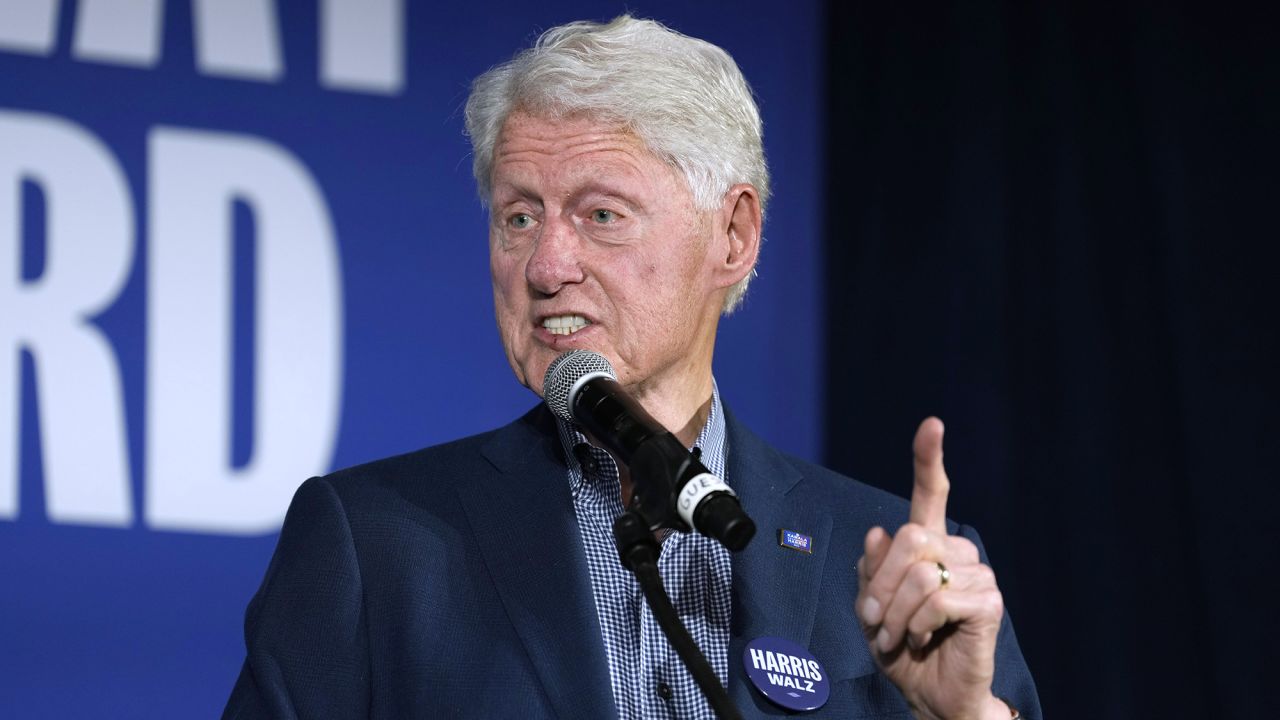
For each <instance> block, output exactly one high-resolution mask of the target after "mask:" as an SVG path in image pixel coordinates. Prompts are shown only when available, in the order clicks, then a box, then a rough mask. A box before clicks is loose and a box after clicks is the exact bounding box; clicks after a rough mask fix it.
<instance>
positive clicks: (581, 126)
mask: <svg viewBox="0 0 1280 720" xmlns="http://www.w3.org/2000/svg"><path fill="white" fill-rule="evenodd" d="M587 154H593V155H594V157H596V158H599V157H600V156H601V155H602V154H603V155H606V156H608V155H610V154H611V155H613V157H614V159H616V160H617V161H618V163H619V164H620V165H625V166H634V167H632V169H633V170H639V169H640V167H643V168H644V169H643V170H640V171H641V172H642V173H644V172H654V171H656V172H659V173H662V174H664V175H666V174H670V175H672V176H674V177H675V178H676V179H677V181H678V182H679V183H680V184H681V185H682V186H686V189H687V184H688V183H687V178H686V177H685V175H684V173H683V172H682V171H681V169H680V168H679V166H678V165H677V164H676V163H675V162H674V161H672V160H671V159H670V158H668V157H665V156H664V155H663V154H661V153H658V152H656V151H655V150H654V149H653V147H652V145H651V144H650V143H648V142H646V140H645V137H644V135H643V134H642V133H641V132H639V131H638V130H637V129H636V128H635V127H634V126H632V125H629V124H627V123H626V122H624V121H622V120H621V119H619V118H617V117H614V116H611V115H608V114H607V113H599V112H585V111H573V112H567V111H555V110H550V109H545V108H537V109H530V108H528V107H520V108H518V109H517V110H514V111H512V112H511V113H510V114H509V115H508V116H507V117H506V119H505V120H504V121H503V123H502V126H501V129H500V130H499V132H498V135H497V138H496V141H495V143H494V148H493V155H492V158H491V163H490V170H489V174H490V177H489V181H490V182H489V190H490V193H491V194H492V193H493V192H494V191H495V190H496V187H495V182H496V181H497V180H498V179H499V177H498V176H499V175H500V174H505V173H507V172H509V171H510V170H511V169H512V167H513V166H516V165H519V164H520V163H521V161H528V160H531V159H545V158H548V157H555V158H557V160H560V161H563V162H565V163H566V164H571V163H572V160H573V158H574V157H576V156H579V155H587ZM637 163H638V165H637ZM624 171H625V170H624ZM628 174H629V173H628Z"/></svg>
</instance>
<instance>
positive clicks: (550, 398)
mask: <svg viewBox="0 0 1280 720" xmlns="http://www.w3.org/2000/svg"><path fill="white" fill-rule="evenodd" d="M588 375H608V376H609V377H610V378H612V379H614V380H617V379H618V376H617V374H616V373H614V371H613V365H610V364H609V360H608V358H606V357H605V356H603V355H601V354H600V353H597V352H592V351H590V350H570V351H569V352H567V353H565V354H563V355H561V356H560V357H558V358H556V359H555V360H554V361H552V363H551V365H550V366H549V367H547V374H546V376H545V377H544V378H543V379H542V401H543V402H545V403H546V404H547V407H549V408H551V412H553V413H555V414H556V417H559V418H561V419H563V420H568V421H570V422H572V421H573V413H572V412H571V411H570V410H569V402H570V400H572V399H573V398H572V397H571V394H572V392H573V390H574V387H575V386H576V385H577V384H578V381H579V380H581V379H583V378H584V377H587V376H588Z"/></svg>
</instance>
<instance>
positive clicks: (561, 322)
mask: <svg viewBox="0 0 1280 720" xmlns="http://www.w3.org/2000/svg"><path fill="white" fill-rule="evenodd" d="M590 324H591V323H589V322H587V319H586V318H584V317H582V316H581V315H557V316H555V317H549V318H547V319H546V320H543V321H542V327H544V328H546V329H547V332H549V333H551V334H552V335H570V334H572V333H576V332H578V331H579V330H581V329H582V328H584V327H586V326H588V325H590Z"/></svg>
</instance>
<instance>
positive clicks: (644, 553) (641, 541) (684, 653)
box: [613, 510, 742, 720]
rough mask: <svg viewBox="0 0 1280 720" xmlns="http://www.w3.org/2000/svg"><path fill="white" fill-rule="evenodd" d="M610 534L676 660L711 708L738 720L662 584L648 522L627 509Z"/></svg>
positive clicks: (726, 719)
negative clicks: (638, 585)
mask: <svg viewBox="0 0 1280 720" xmlns="http://www.w3.org/2000/svg"><path fill="white" fill-rule="evenodd" d="M613 536H614V538H615V539H616V540H617V543H618V555H619V556H620V557H621V558H622V565H623V567H625V568H627V569H628V570H630V571H631V572H633V573H635V576H636V580H638V581H640V590H641V591H642V592H643V593H644V599H645V601H646V602H648V603H649V608H650V609H651V610H652V611H653V617H654V619H655V620H657V621H658V627H660V628H662V632H663V634H665V635H666V636H667V640H668V642H670V643H671V647H673V648H675V651H676V654H677V655H679V656H680V660H681V661H682V662H684V665H685V667H687V668H689V672H690V674H692V675H693V679H694V680H695V681H696V682H697V683H698V688H699V689H701V690H702V694H703V695H704V696H706V698H707V701H708V702H709V703H711V709H712V710H714V711H715V713H716V715H717V716H718V717H721V718H724V719H725V720H741V718H742V713H740V712H739V711H738V708H737V706H736V705H734V704H733V700H731V699H729V693H728V691H726V690H725V688H724V686H723V685H721V684H720V678H718V677H716V673H715V671H714V670H712V669H711V664H710V663H708V662H707V658H706V656H704V655H703V654H702V650H700V649H699V648H698V644H697V643H696V642H694V641H693V637H692V636H690V635H689V631H688V630H687V629H686V628H685V626H684V623H681V622H680V615H679V614H678V613H677V612H676V609H675V606H673V605H672V604H671V598H670V597H669V596H668V595H667V589H666V588H665V587H664V586H663V584H662V576H661V575H659V574H658V553H659V552H660V548H659V547H658V541H657V540H655V539H654V537H653V531H652V530H650V529H649V524H648V523H646V522H645V521H644V518H642V517H641V516H640V513H638V512H636V511H635V510H628V511H626V512H624V513H622V515H619V516H618V519H617V520H616V521H614V523H613Z"/></svg>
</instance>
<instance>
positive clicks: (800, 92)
mask: <svg viewBox="0 0 1280 720" xmlns="http://www.w3.org/2000/svg"><path fill="white" fill-rule="evenodd" d="M628 9H629V10H630V11H631V12H632V13H633V14H637V15H642V16H651V17H655V18H658V19H661V20H663V21H665V22H667V23H668V24H670V25H672V26H673V27H675V28H677V29H679V30H682V31H684V32H686V33H689V34H692V35H696V36H699V37H703V38H705V39H708V40H710V41H712V42H715V43H717V44H719V45H721V46H722V47H725V48H726V49H727V50H729V51H730V52H731V53H732V54H733V55H734V56H735V57H736V58H737V59H738V61H739V63H740V64H741V66H742V68H743V70H744V72H745V73H746V75H747V77H748V79H749V80H750V81H751V83H752V85H753V87H754V89H755V90H756V93H757V95H758V97H759V100H760V104H761V107H762V111H763V115H764V120H765V128H766V132H765V141H766V149H767V152H768V154H769V157H770V164H771V168H772V171H773V174H774V178H775V184H774V188H775V198H776V199H775V200H774V201H773V204H772V206H771V208H770V213H769V217H768V218H767V224H766V228H765V230H766V233H765V234H766V244H765V246H764V250H763V255H762V260H761V266H760V277H759V279H758V280H757V281H756V283H755V284H753V286H752V291H751V294H750V296H749V297H748V300H747V303H746V306H745V308H744V309H743V310H741V311H739V313H738V314H737V315H735V316H734V317H732V318H730V319H728V320H727V321H725V322H724V323H723V324H722V326H721V338H720V345H719V349H718V353H717V358H716V374H717V379H718V381H719V384H720V387H721V390H722V393H723V395H724V397H725V399H726V402H727V403H728V404H729V405H730V406H731V407H732V408H733V409H734V410H735V411H736V412H737V413H738V415H739V416H740V417H742V418H743V419H744V420H746V421H747V422H748V423H749V424H750V425H752V426H753V427H754V428H755V429H756V430H757V431H758V432H760V433H761V434H762V435H763V436H765V437H766V438H768V439H769V440H772V441H773V442H775V443H776V444H778V445H780V446H781V447H783V448H784V449H787V450H790V451H792V452H795V453H797V454H800V455H802V456H806V457H809V458H816V457H817V455H818V453H819V450H820V448H819V433H818V432H817V430H816V429H817V423H818V419H819V418H820V416H821V410H822V408H821V407H820V400H821V399H820V397H819V393H818V387H817V386H818V380H819V378H820V377H821V374H822V368H821V367H820V358H821V355H822V352H821V348H820V347H819V329H820V328H821V327H822V324H821V318H820V317H819V316H820V314H821V288H820V280H821V272H820V269H819V253H818V248H819V242H820V240H819V233H820V232H821V230H822V227H821V221H820V219H819V214H818V213H819V212H820V210H821V209H825V208H823V207H822V204H821V202H820V199H819V187H818V180H819V178H820V177H821V172H822V169H821V167H820V158H819V142H820V137H821V119H820V112H821V108H820V107H819V97H818V93H819V86H820V84H821V80H822V79H821V77H820V68H819V61H820V54H821V52H820V47H819V45H820V33H819V23H820V17H819V16H820V12H819V8H818V6H817V3H788V4H786V5H785V7H784V5H782V4H779V3H765V2H742V3H736V4H734V5H732V6H724V7H713V6H706V7H703V6H699V5H695V4H686V3H678V2H653V3H650V4H648V5H642V6H636V5H630V6H626V5H623V4H620V3H619V4H608V3H603V4H602V3H586V2H563V1H562V2H554V3H538V4H525V3H510V4H497V3H488V2H477V3H448V4H440V6H439V7H436V6H435V4H427V3H407V2H406V3H401V2H399V1H398V0H315V1H308V2H301V1H300V2H280V3H272V2H270V1H269V0H234V1H232V0H220V1H216V2H215V1H214V0H191V1H190V2H181V1H174V2H160V0H80V1H79V2H57V1H56V0H43V1H41V0H0V717H197V716H209V715H214V714H216V713H217V712H219V711H220V709H221V707H222V703H223V702H224V700H225V698H226V695H227V693H228V692H229V690H230V687H231V685H232V683H233V681H234V678H235V676H236V673H237V672H238V670H239V665H240V662H241V660H242V657H243V644H242V639H241V629H240V623H241V618H242V614H243V610H244V606H245V604H246V602H247V601H248V600H249V598H250V596H251V595H252V593H253V591H254V590H255V588H256V586H257V583H258V581H259V580H260V578H261V577H262V574H263V571H264V569H265V567H266V563H267V560H268V558H269V557H270V553H271V550H272V548H273V547H274V544H275V539H276V538H275V531H276V530H277V529H278V527H279V523H280V521H281V519H282V518H283V514H284V510H285V507H286V505H287V502H288V498H289V496H290V495H291V493H292V490H293V488H295V487H296V486H297V485H298V484H299V483H300V482H301V481H302V480H304V479H305V478H306V477H307V476H309V475H312V474H316V473H321V472H325V471H328V470H330V469H333V468H337V467H343V466H347V465H352V464H356V463H360V462H363V461H366V460H370V459H373V458H376V457H380V456H385V455H389V454H394V453H399V452H404V451H407V450H411V449H414V448H417V447H421V446H424V445H430V444H434V443H437V442H441V441H444V440H448V439H451V438H455V437H459V436H462V435H467V434H470V433H474V432H478V431H481V430H484V429H488V428H491V427H495V426H497V425H500V424H503V423H505V422H507V421H508V420H509V419H511V418H513V417H514V416H515V415H517V414H518V413H520V412H522V411H523V410H525V409H526V408H528V407H529V406H531V405H532V404H533V402H535V400H536V398H534V396H533V395H531V394H530V393H529V392H528V391H527V390H524V389H523V388H521V387H519V386H518V385H517V384H516V383H515V382H514V380H513V379H512V376H511V373H510V370H509V369H508V368H507V366H506V362H505V360H504V358H503V355H502V352H501V348H500V345H499V342H498V339H497V336H496V333H495V332H494V328H493V308H492V301H491V295H490V288H489V283H488V264H487V249H486V224H485V216H484V214H483V211H482V209H481V207H480V205H479V203H478V201H477V200H476V198H475V193H474V188H473V185H472V181H471V178H470V157H469V155H468V146H467V143H466V140H465V138H464V137H463V134H462V122H461V117H460V108H461V105H462V103H463V102H464V100H465V97H466V92H467V88H468V84H469V82H470V80H471V78H473V77H475V76H476V75H477V74H479V73H480V72H483V71H484V70H485V69H486V68H488V67H489V66H490V65H492V64H495V63H497V62H500V61H502V60H505V59H507V58H508V57H510V55H512V54H513V53H514V52H515V51H516V50H517V49H518V48H521V47H524V46H527V45H528V44H529V43H530V42H531V41H532V40H533V39H534V38H535V37H536V36H537V34H538V32H539V31H540V30H542V29H545V28H547V27H550V26H552V25H555V24H558V23H561V22H564V21H567V20H571V19H580V18H592V19H601V20H604V19H608V18H610V17H612V16H613V15H615V14H617V13H619V12H622V11H624V10H628ZM782 378H785V379H786V382H785V383H782V382H780V379H782Z"/></svg>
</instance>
